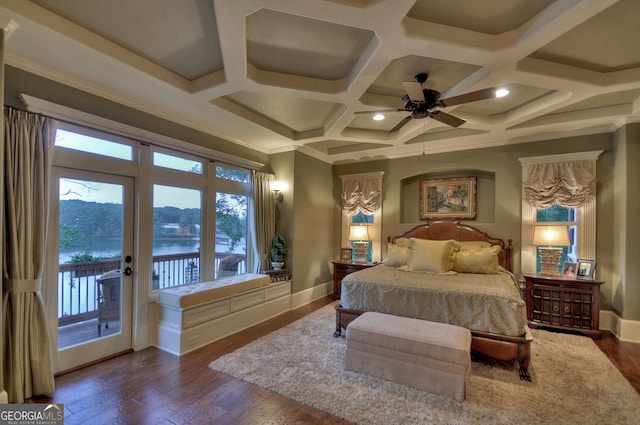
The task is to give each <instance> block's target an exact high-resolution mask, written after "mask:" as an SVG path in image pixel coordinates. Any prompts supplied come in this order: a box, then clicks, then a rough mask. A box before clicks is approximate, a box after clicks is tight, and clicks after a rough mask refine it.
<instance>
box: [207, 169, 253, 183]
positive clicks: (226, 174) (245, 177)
mask: <svg viewBox="0 0 640 425" xmlns="http://www.w3.org/2000/svg"><path fill="white" fill-rule="evenodd" d="M216 177H217V178H219V179H225V180H231V181H234V182H240V183H249V182H250V181H251V180H250V173H249V171H248V170H240V169H238V168H230V167H228V166H227V167H223V166H216Z"/></svg>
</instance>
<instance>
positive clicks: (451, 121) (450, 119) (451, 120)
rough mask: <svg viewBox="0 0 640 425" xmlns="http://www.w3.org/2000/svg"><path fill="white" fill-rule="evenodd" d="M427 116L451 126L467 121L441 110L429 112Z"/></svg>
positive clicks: (458, 125)
mask: <svg viewBox="0 0 640 425" xmlns="http://www.w3.org/2000/svg"><path fill="white" fill-rule="evenodd" d="M429 116H430V117H431V118H433V119H434V120H436V121H440V122H441V123H444V124H447V125H450V126H451V127H460V126H461V125H462V124H464V123H466V122H467V121H466V120H463V119H462V118H458V117H454V116H453V115H451V114H447V113H446V112H442V111H432V112H429Z"/></svg>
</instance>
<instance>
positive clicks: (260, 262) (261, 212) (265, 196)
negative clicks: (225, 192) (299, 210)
mask: <svg viewBox="0 0 640 425" xmlns="http://www.w3.org/2000/svg"><path fill="white" fill-rule="evenodd" d="M274 181H275V176H274V175H273V174H267V173H263V172H261V171H254V173H253V203H254V211H255V213H254V214H253V216H254V222H253V227H254V228H253V234H254V235H255V238H254V245H255V249H254V251H255V252H256V255H255V262H254V263H255V266H254V270H255V271H256V272H258V271H260V270H268V269H270V268H271V267H270V266H269V262H270V260H269V252H270V250H271V240H272V239H273V235H274V234H275V233H276V222H275V201H274V199H273V192H272V191H271V186H272V185H273V182H274Z"/></svg>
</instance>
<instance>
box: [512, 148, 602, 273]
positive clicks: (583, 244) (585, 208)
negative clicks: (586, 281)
mask: <svg viewBox="0 0 640 425" xmlns="http://www.w3.org/2000/svg"><path fill="white" fill-rule="evenodd" d="M601 153H602V151H591V152H575V153H571V154H562V155H548V156H538V157H528V158H520V163H521V164H522V181H523V182H526V181H527V177H528V175H527V169H528V167H529V166H532V165H539V164H548V163H556V162H571V161H591V165H592V170H593V174H594V175H595V170H596V161H597V159H598V157H599V156H600V154H601ZM523 190H524V189H523ZM539 211H540V212H539ZM545 211H546V212H545ZM559 218H561V220H559ZM538 221H547V222H549V221H553V222H555V221H560V222H563V223H564V222H566V223H567V224H568V225H570V226H571V227H570V233H569V237H570V240H571V242H572V243H573V246H571V247H569V249H568V250H567V252H566V254H565V255H566V256H569V257H570V258H573V259H578V258H584V259H595V257H596V199H595V197H592V198H591V199H590V200H588V201H586V202H585V203H583V204H582V206H580V207H577V208H561V207H560V208H559V207H557V206H556V205H553V206H551V208H548V209H547V210H538V209H536V208H534V207H533V206H531V205H530V204H529V203H528V202H526V201H525V199H524V196H523V200H522V250H521V252H522V254H521V257H520V261H521V271H522V272H533V271H534V270H535V271H537V270H539V263H538V258H537V257H538V255H537V249H536V247H534V246H533V245H532V244H531V242H532V241H533V229H534V226H535V223H536V222H538ZM561 261H562V260H561Z"/></svg>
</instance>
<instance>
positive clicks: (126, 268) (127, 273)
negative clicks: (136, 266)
mask: <svg viewBox="0 0 640 425" xmlns="http://www.w3.org/2000/svg"><path fill="white" fill-rule="evenodd" d="M132 273H133V270H132V269H131V267H125V268H124V274H125V276H131V274H132Z"/></svg>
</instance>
